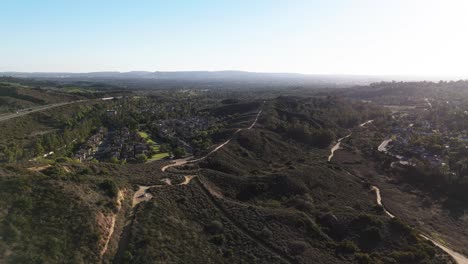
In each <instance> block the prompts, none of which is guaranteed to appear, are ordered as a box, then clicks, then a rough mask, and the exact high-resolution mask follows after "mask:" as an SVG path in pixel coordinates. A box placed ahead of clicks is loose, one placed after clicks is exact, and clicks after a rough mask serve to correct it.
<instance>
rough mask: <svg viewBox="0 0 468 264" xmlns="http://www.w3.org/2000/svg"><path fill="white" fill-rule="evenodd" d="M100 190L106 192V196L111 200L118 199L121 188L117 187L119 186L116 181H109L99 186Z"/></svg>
mask: <svg viewBox="0 0 468 264" xmlns="http://www.w3.org/2000/svg"><path fill="white" fill-rule="evenodd" d="M99 188H100V189H101V190H103V191H104V192H106V194H107V195H108V196H109V197H111V198H115V197H117V194H118V193H119V188H118V187H117V184H115V182H114V181H112V180H109V179H106V180H104V181H102V182H101V183H100V184H99Z"/></svg>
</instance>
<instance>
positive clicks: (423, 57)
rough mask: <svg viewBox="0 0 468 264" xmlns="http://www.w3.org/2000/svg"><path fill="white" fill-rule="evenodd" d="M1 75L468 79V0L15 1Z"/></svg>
mask: <svg viewBox="0 0 468 264" xmlns="http://www.w3.org/2000/svg"><path fill="white" fill-rule="evenodd" d="M1 9H2V16H0V33H1V36H2V42H1V44H0V47H1V48H0V72H8V71H18V72H96V71H186V70H190V71H199V70H203V71H204V70H208V71H214V70H243V71H253V72H295V73H306V74H351V75H400V76H402V75H404V76H415V75H419V76H453V78H454V79H456V78H468V70H467V67H466V62H467V61H468V48H467V47H468V36H467V35H466V33H465V32H466V29H467V28H468V16H466V12H467V10H468V1H463V0H459V1H457V0H448V1H431V0H413V1H403V0H394V1H375V0H374V1H371V0H356V1H345V0H342V1H339V0H330V1H311V0H297V1H296V0H291V1H268V0H264V1H244V0H238V1H214V0H200V1H150V0H143V1H105V0H103V1H90V0H84V1H52V0H44V1H26V0H18V1H4V2H2V4H1Z"/></svg>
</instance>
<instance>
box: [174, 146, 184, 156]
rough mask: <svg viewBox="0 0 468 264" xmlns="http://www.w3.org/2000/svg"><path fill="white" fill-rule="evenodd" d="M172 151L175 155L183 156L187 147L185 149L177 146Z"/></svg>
mask: <svg viewBox="0 0 468 264" xmlns="http://www.w3.org/2000/svg"><path fill="white" fill-rule="evenodd" d="M172 153H173V154H174V157H176V158H181V157H183V156H185V149H183V148H181V147H177V148H175V149H174V150H173V151H172Z"/></svg>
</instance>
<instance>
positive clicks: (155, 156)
mask: <svg viewBox="0 0 468 264" xmlns="http://www.w3.org/2000/svg"><path fill="white" fill-rule="evenodd" d="M167 157H169V153H167V152H163V153H158V154H154V155H153V156H152V157H151V158H149V159H148V160H151V161H153V160H161V159H164V158H167Z"/></svg>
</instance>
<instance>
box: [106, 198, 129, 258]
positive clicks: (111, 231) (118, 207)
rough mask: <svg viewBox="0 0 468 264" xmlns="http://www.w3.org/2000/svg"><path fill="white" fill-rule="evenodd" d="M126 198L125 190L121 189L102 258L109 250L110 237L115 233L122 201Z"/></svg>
mask: <svg viewBox="0 0 468 264" xmlns="http://www.w3.org/2000/svg"><path fill="white" fill-rule="evenodd" d="M124 199H125V196H124V192H123V191H122V190H119V192H118V194H117V213H115V214H112V215H111V224H110V227H109V234H108V235H107V237H106V239H105V242H104V247H103V248H102V250H101V258H102V256H104V254H105V253H106V252H107V248H108V246H109V242H110V239H111V237H112V235H113V234H114V230H115V221H116V218H117V214H118V213H119V211H120V209H121V208H122V202H123V200H124Z"/></svg>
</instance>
